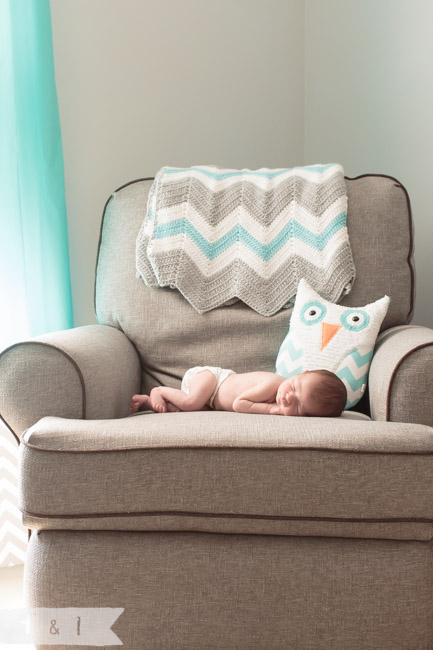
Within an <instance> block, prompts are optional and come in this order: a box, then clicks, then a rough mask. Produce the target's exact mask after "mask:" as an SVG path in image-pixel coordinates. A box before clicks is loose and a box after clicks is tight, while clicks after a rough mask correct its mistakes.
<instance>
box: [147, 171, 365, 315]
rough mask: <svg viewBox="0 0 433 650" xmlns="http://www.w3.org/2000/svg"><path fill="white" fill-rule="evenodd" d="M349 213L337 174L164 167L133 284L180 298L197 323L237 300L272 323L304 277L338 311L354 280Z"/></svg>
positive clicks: (150, 201) (155, 186)
mask: <svg viewBox="0 0 433 650" xmlns="http://www.w3.org/2000/svg"><path fill="white" fill-rule="evenodd" d="M346 214H347V195H346V185H345V182H344V173H343V169H342V167H341V166H340V165H336V164H332V165H314V166H309V167H296V168H293V169H265V168H263V169H258V170H256V171H251V170H249V169H242V170H233V169H219V168H217V167H191V168H188V169H177V168H172V167H163V168H162V169H161V170H160V171H159V172H158V174H157V175H156V177H155V181H154V183H153V185H152V187H151V190H150V194H149V199H148V205H147V215H146V218H145V220H144V222H143V225H142V227H141V229H140V232H139V234H138V237H137V245H136V262H137V277H142V278H143V280H144V282H145V284H146V285H148V286H160V287H164V286H169V287H171V288H172V289H178V290H179V291H180V292H181V293H182V294H183V296H184V297H185V298H186V299H187V300H188V301H189V302H190V304H191V305H192V306H193V307H194V308H195V309H196V310H197V311H198V312H199V313H201V314H202V313H204V312H207V311H209V310H211V309H215V308H216V307H219V306H221V305H223V304H227V303H228V302H229V303H230V301H231V302H234V301H236V299H240V300H242V301H243V302H245V303H246V304H247V305H249V306H250V307H251V308H252V309H254V310H256V311H257V312H258V313H260V314H262V315H263V316H271V315H272V314H275V313H276V312H277V311H278V310H280V309H281V308H282V307H285V306H288V304H289V303H290V302H291V301H293V299H294V297H295V294H296V289H297V286H298V282H299V280H300V278H305V279H306V280H307V282H308V283H309V284H310V285H311V286H313V287H314V288H315V290H316V291H317V292H318V293H320V294H321V295H322V296H323V298H325V299H327V300H330V301H332V302H337V301H338V300H339V299H340V298H341V296H342V295H344V294H345V293H348V292H349V291H350V289H351V286H352V283H353V281H354V278H355V268H354V264H353V259H352V253H351V249H350V244H349V239H348V234H347V228H346ZM233 299H234V300H233Z"/></svg>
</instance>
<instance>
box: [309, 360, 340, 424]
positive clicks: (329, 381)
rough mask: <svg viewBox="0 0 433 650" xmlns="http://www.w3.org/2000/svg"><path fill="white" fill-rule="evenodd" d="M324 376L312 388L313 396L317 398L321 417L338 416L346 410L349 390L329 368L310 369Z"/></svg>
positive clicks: (311, 371)
mask: <svg viewBox="0 0 433 650" xmlns="http://www.w3.org/2000/svg"><path fill="white" fill-rule="evenodd" d="M307 372H309V373H314V374H315V375H319V376H320V377H321V378H322V381H321V382H320V384H319V385H317V386H314V387H313V389H312V397H313V398H314V399H315V400H316V403H317V405H318V410H319V411H320V415H321V417H330V418H333V417H334V418H336V417H338V416H339V415H341V413H342V412H343V411H344V407H345V406H346V401H347V390H346V386H345V385H344V384H343V382H342V381H341V379H339V377H337V375H336V374H335V373H333V372H330V371H329V370H325V369H321V370H308V371H307Z"/></svg>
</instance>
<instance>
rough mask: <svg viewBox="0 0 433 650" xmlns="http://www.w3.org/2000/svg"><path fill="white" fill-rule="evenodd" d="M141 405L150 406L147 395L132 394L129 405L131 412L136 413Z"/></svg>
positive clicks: (147, 407) (146, 407)
mask: <svg viewBox="0 0 433 650" xmlns="http://www.w3.org/2000/svg"><path fill="white" fill-rule="evenodd" d="M142 407H144V408H145V409H151V408H152V406H151V403H150V397H149V395H133V396H132V399H131V406H130V407H129V410H130V411H131V413H136V412H137V411H138V410H139V409H140V408H142Z"/></svg>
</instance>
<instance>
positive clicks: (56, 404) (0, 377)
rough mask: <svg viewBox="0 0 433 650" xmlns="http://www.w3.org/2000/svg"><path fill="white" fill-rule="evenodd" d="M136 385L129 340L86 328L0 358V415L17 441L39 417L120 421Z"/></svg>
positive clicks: (9, 350)
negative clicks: (51, 416)
mask: <svg viewBox="0 0 433 650" xmlns="http://www.w3.org/2000/svg"><path fill="white" fill-rule="evenodd" d="M140 385H141V364H140V359H139V356H138V353H137V351H136V349H135V347H134V346H133V345H132V343H131V342H130V340H129V339H128V338H127V337H126V336H125V334H123V332H121V331H120V330H118V329H116V328H114V327H107V326H105V325H87V326H84V327H77V328H74V329H70V330H64V331H61V332H53V333H51V334H45V335H44V336H39V337H37V338H34V339H31V340H29V341H24V342H22V343H17V344H15V345H12V346H11V347H9V348H7V349H6V350H4V351H3V352H2V353H1V354H0V416H1V418H2V419H3V420H4V422H5V423H6V424H7V426H8V427H9V428H10V429H11V430H12V432H13V433H15V435H16V436H17V437H19V436H20V435H21V434H22V433H23V432H24V431H25V429H27V428H28V427H30V426H31V425H33V424H34V423H35V422H37V421H38V420H39V419H40V418H41V417H44V416H46V415H54V416H58V417H63V418H78V419H92V420H93V419H95V420H97V419H106V418H118V417H125V416H126V415H128V413H129V402H130V399H131V395H132V394H133V393H136V392H139V390H140Z"/></svg>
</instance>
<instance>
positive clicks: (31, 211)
mask: <svg viewBox="0 0 433 650" xmlns="http://www.w3.org/2000/svg"><path fill="white" fill-rule="evenodd" d="M0 185H1V187H2V190H1V194H0V350H1V349H2V348H4V347H6V346H7V345H9V344H11V343H13V342H15V341H17V340H20V339H23V338H27V337H30V336H36V335H38V334H42V333H45V332H49V331H54V330H59V329H66V328H68V327H72V324H73V319H72V299H71V286H70V276H69V253H68V233H67V221H66V207H65V187H64V172H63V151H62V140H61V132H60V122H59V113H58V105H57V94H56V86H55V79H54V61H53V46H52V32H51V13H50V4H49V0H0Z"/></svg>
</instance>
